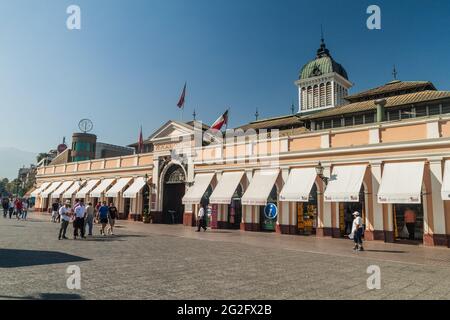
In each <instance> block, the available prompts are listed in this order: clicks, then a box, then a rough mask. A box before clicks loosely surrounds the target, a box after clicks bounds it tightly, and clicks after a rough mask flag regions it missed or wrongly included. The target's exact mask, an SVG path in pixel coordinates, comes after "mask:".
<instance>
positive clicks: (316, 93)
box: [314, 85, 319, 108]
mask: <svg viewBox="0 0 450 320" xmlns="http://www.w3.org/2000/svg"><path fill="white" fill-rule="evenodd" d="M318 107H319V86H318V85H315V86H314V108H318Z"/></svg>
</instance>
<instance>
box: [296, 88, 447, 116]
mask: <svg viewBox="0 0 450 320" xmlns="http://www.w3.org/2000/svg"><path fill="white" fill-rule="evenodd" d="M444 98H450V91H434V90H427V91H420V92H414V93H409V94H402V95H398V96H393V97H388V98H386V106H385V107H386V108H390V107H397V106H402V105H409V104H413V103H419V102H427V101H433V100H439V99H444ZM369 110H376V105H375V100H369V101H361V102H355V103H350V104H347V105H343V106H339V107H335V108H332V109H328V110H324V111H321V112H317V113H314V114H311V115H307V116H304V117H301V119H302V120H314V119H319V118H327V117H334V116H338V115H343V114H348V113H357V112H363V111H369Z"/></svg>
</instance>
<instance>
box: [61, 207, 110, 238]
mask: <svg viewBox="0 0 450 320" xmlns="http://www.w3.org/2000/svg"><path fill="white" fill-rule="evenodd" d="M56 208H57V213H55V211H53V213H52V221H53V222H60V223H61V227H60V229H59V235H58V239H59V240H61V239H68V238H67V237H66V232H67V227H68V226H69V224H70V223H71V222H72V224H73V238H74V239H75V240H76V239H77V238H78V237H80V238H81V239H85V238H86V231H87V233H88V236H92V235H93V229H94V224H95V223H99V224H100V225H101V228H100V234H101V235H103V236H106V234H107V233H109V234H111V235H113V234H114V226H115V222H116V219H117V215H118V213H117V208H116V207H115V206H114V204H113V203H110V205H109V206H108V205H107V204H106V202H105V201H104V202H102V203H98V204H97V205H96V206H93V204H92V203H91V202H89V203H88V204H87V205H85V203H84V200H76V201H75V204H74V205H73V207H72V205H71V202H70V200H67V201H66V202H65V203H64V205H62V206H61V205H60V204H59V203H58V202H55V203H54V206H53V205H52V210H55V209H56ZM54 213H55V214H54ZM107 226H109V227H108V228H107Z"/></svg>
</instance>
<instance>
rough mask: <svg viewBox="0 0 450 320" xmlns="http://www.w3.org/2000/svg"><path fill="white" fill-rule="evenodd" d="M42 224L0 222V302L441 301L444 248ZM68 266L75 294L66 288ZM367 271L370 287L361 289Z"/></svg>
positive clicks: (447, 265) (130, 225)
mask: <svg viewBox="0 0 450 320" xmlns="http://www.w3.org/2000/svg"><path fill="white" fill-rule="evenodd" d="M48 220H49V219H48V218H47V217H46V216H45V217H44V216H42V215H39V216H38V215H31V218H30V219H29V220H28V221H17V220H9V219H3V217H0V299H61V298H69V299H449V298H450V249H447V248H424V247H421V246H408V245H399V244H384V243H381V242H371V243H367V244H366V250H367V251H366V252H361V253H353V252H352V250H351V247H352V243H351V242H350V241H349V240H338V239H316V238H314V237H296V236H282V235H277V234H265V233H245V232H241V231H226V230H220V231H208V232H205V233H203V232H202V233H195V232H194V230H193V229H192V228H186V227H183V226H164V225H144V224H142V223H137V222H128V221H126V222H125V221H120V222H119V223H118V228H117V230H116V235H115V236H108V237H101V236H99V235H97V236H94V237H92V238H90V239H87V240H76V241H74V240H62V241H58V240H57V237H56V235H57V230H58V225H57V224H53V223H50V222H48ZM97 228H98V227H97ZM72 230H73V229H72V226H69V231H72ZM96 232H97V234H98V229H96ZM70 265H78V266H79V267H80V269H81V276H82V281H81V290H69V289H68V288H67V286H66V280H67V278H68V277H69V274H67V273H66V269H67V267H68V266H70ZM370 265H377V266H379V267H380V268H381V280H382V281H381V289H380V290H369V289H368V288H367V285H366V282H367V278H368V277H369V274H367V267H368V266H370Z"/></svg>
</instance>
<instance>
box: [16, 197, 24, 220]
mask: <svg viewBox="0 0 450 320" xmlns="http://www.w3.org/2000/svg"><path fill="white" fill-rule="evenodd" d="M14 207H15V208H16V217H17V219H20V217H21V216H22V208H23V207H22V201H21V200H20V199H16V202H15V203H14Z"/></svg>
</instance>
